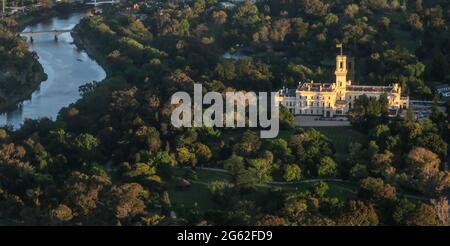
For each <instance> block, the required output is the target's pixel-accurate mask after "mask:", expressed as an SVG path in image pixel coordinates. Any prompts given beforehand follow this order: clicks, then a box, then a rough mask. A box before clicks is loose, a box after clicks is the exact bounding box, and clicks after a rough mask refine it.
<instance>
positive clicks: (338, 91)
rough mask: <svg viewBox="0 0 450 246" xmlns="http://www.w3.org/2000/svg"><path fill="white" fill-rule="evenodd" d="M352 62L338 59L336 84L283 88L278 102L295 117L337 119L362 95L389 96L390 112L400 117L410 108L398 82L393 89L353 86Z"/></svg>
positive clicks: (390, 87)
mask: <svg viewBox="0 0 450 246" xmlns="http://www.w3.org/2000/svg"><path fill="white" fill-rule="evenodd" d="M348 66H349V62H348V61H347V56H344V55H338V56H337V57H336V71H335V73H334V74H335V76H336V81H335V82H334V83H314V82H309V83H299V86H298V88H297V89H287V88H283V89H281V90H280V91H278V93H277V96H276V100H277V101H278V102H280V104H281V105H283V106H285V107H287V108H288V109H289V110H290V111H291V112H292V113H294V114H295V115H316V116H323V117H335V116H343V115H347V114H348V112H349V110H350V109H351V108H352V106H353V105H354V102H355V99H357V98H358V97H360V96H362V95H366V96H367V97H372V98H377V99H379V98H380V96H381V95H383V94H384V95H386V96H387V99H388V100H389V110H390V111H391V113H393V114H398V113H399V110H400V109H402V108H408V104H409V98H408V97H402V96H401V94H402V88H401V87H400V85H399V84H397V83H395V84H393V85H392V86H362V85H352V81H351V80H347V74H348V69H347V68H348Z"/></svg>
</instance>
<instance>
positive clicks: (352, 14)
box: [344, 4, 359, 19]
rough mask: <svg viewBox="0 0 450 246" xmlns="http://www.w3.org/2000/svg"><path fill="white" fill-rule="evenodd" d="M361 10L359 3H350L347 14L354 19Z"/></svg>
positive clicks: (346, 9)
mask: <svg viewBox="0 0 450 246" xmlns="http://www.w3.org/2000/svg"><path fill="white" fill-rule="evenodd" d="M358 12H359V6H358V5H357V4H349V5H347V7H346V8H345V11H344V13H345V15H347V16H348V17H349V18H351V19H353V17H355V15H356V14H358Z"/></svg>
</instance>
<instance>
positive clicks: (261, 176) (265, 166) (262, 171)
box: [248, 159, 272, 183]
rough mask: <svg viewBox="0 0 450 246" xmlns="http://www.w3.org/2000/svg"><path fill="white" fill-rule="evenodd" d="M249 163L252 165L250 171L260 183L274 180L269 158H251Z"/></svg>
mask: <svg viewBox="0 0 450 246" xmlns="http://www.w3.org/2000/svg"><path fill="white" fill-rule="evenodd" d="M249 164H250V166H249V168H248V171H250V172H251V173H252V174H253V175H254V176H255V177H256V179H257V180H258V181H259V182H260V183H265V182H268V181H271V180H272V177H271V175H270V173H271V169H272V165H271V163H270V162H269V161H268V160H266V159H251V160H249Z"/></svg>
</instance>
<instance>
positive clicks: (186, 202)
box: [169, 169, 357, 212]
mask: <svg viewBox="0 0 450 246" xmlns="http://www.w3.org/2000/svg"><path fill="white" fill-rule="evenodd" d="M187 170H188V169H177V170H176V174H175V176H176V177H178V178H182V177H183V175H184V174H185V172H186V171H187ZM196 173H197V177H198V178H197V180H193V181H192V185H191V188H190V189H189V190H184V191H183V190H179V189H177V188H176V179H175V180H174V181H172V182H171V183H170V184H169V194H170V199H171V202H172V205H173V206H174V207H180V206H184V207H193V206H195V204H197V206H198V208H199V210H200V211H202V212H204V211H207V210H209V209H215V208H217V207H218V206H217V204H215V203H214V202H213V201H212V200H211V198H210V195H209V192H208V184H209V183H211V182H213V181H224V182H231V175H229V174H228V173H225V172H220V171H214V170H197V171H196ZM315 183H317V182H311V183H295V184H289V183H287V184H259V185H257V189H258V191H260V192H265V191H268V190H269V189H270V188H280V189H282V190H285V191H298V192H303V191H307V190H308V189H310V188H311V187H312V186H313V185H314V184H315ZM327 184H328V185H329V187H330V190H329V191H328V195H330V196H333V197H338V198H340V199H348V198H352V197H355V196H356V192H357V187H356V186H355V185H353V184H350V183H341V182H327Z"/></svg>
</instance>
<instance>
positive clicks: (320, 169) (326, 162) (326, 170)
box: [317, 156, 337, 178]
mask: <svg viewBox="0 0 450 246" xmlns="http://www.w3.org/2000/svg"><path fill="white" fill-rule="evenodd" d="M317 175H318V176H319V177H321V178H334V177H336V176H337V164H336V162H334V160H333V159H331V157H328V156H325V157H323V158H321V159H320V162H319V165H318V166H317Z"/></svg>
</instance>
